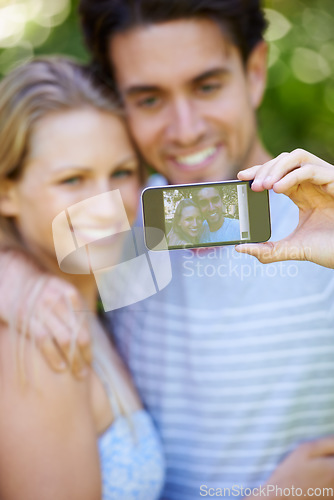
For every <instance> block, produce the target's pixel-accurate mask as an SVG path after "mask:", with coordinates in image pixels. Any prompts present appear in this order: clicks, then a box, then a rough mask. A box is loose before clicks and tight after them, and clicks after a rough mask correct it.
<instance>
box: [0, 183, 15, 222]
mask: <svg viewBox="0 0 334 500" xmlns="http://www.w3.org/2000/svg"><path fill="white" fill-rule="evenodd" d="M0 215H2V216H4V217H15V216H17V215H18V203H17V190H16V183H15V182H14V181H11V180H9V179H6V180H2V181H1V183H0Z"/></svg>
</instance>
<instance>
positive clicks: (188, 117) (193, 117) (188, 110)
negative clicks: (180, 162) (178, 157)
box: [167, 98, 206, 146]
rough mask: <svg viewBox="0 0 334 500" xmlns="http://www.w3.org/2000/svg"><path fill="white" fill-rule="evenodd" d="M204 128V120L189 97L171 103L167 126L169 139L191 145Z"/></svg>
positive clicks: (195, 141)
mask: <svg viewBox="0 0 334 500" xmlns="http://www.w3.org/2000/svg"><path fill="white" fill-rule="evenodd" d="M205 128H206V127H205V121H204V119H203V118H202V116H201V114H200V112H199V111H198V110H197V109H196V104H195V103H194V102H193V101H192V100H191V99H186V98H181V99H178V100H176V101H175V102H174V103H173V104H172V106H171V111H170V114H169V123H168V128H167V131H168V136H169V139H170V140H172V141H174V142H176V143H178V144H179V145H182V146H191V145H193V144H196V143H197V142H199V140H200V139H201V138H202V137H203V136H204V134H205Z"/></svg>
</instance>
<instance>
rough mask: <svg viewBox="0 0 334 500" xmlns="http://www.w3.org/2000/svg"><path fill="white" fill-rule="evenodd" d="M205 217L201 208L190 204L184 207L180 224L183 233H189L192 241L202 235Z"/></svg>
mask: <svg viewBox="0 0 334 500" xmlns="http://www.w3.org/2000/svg"><path fill="white" fill-rule="evenodd" d="M202 224H203V218H202V215H201V212H200V210H199V208H196V207H193V206H188V207H184V208H183V210H182V213H181V217H180V222H179V226H180V228H181V230H182V231H183V233H184V234H185V235H187V236H188V237H189V238H190V239H191V241H193V240H196V238H198V237H199V235H200V230H201V228H202Z"/></svg>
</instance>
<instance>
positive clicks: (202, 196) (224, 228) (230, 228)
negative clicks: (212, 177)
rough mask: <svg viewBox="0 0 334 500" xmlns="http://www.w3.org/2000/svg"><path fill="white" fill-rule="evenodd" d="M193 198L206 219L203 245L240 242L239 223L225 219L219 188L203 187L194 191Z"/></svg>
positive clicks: (202, 237)
mask: <svg viewBox="0 0 334 500" xmlns="http://www.w3.org/2000/svg"><path fill="white" fill-rule="evenodd" d="M193 197H194V199H195V201H196V203H197V205H198V206H199V208H200V210H201V213H202V215H203V217H204V219H205V221H204V223H203V233H202V235H201V240H200V241H201V243H219V242H221V241H238V240H240V224H239V221H238V220H237V219H231V218H229V217H224V213H223V202H222V199H221V194H220V192H219V189H218V188H217V187H203V188H202V189H199V190H198V191H197V190H196V191H194V194H193Z"/></svg>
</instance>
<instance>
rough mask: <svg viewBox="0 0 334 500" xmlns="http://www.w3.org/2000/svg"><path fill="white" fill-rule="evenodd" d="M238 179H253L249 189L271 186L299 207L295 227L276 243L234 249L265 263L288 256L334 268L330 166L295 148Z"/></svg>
mask: <svg viewBox="0 0 334 500" xmlns="http://www.w3.org/2000/svg"><path fill="white" fill-rule="evenodd" d="M238 178H239V179H240V180H252V179H254V181H253V183H252V189H253V191H263V190H264V189H273V190H274V191H275V192H276V193H283V194H285V195H287V196H289V198H290V199H291V200H292V201H293V202H294V203H295V204H296V205H297V206H298V208H299V223H298V226H297V227H296V229H295V230H294V231H293V232H292V233H291V234H290V235H289V236H288V237H286V238H284V239H283V240H280V241H276V242H272V241H271V242H267V243H258V244H243V245H238V246H237V247H236V250H237V251H238V252H243V253H249V254H251V255H254V256H255V257H257V258H258V259H259V261H260V262H262V263H265V264H266V263H269V262H277V261H280V260H289V259H292V260H309V261H311V262H315V263H316V264H320V265H322V266H325V267H330V268H334V166H333V165H330V164H329V163H327V162H325V161H324V160H321V159H320V158H318V157H316V156H314V155H312V154H311V153H308V152H307V151H304V150H302V149H296V150H295V151H292V153H282V154H281V155H279V156H278V157H277V158H274V159H273V160H271V161H268V162H267V163H265V164H263V165H256V166H254V167H251V168H248V169H246V170H243V171H241V172H239V174H238ZM282 217H284V213H283V214H282Z"/></svg>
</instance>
